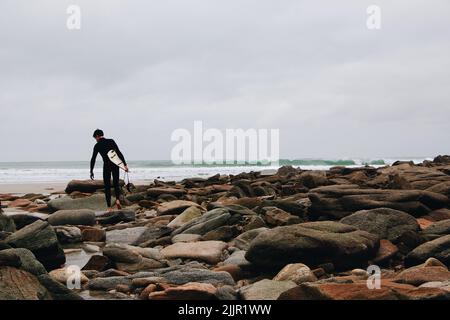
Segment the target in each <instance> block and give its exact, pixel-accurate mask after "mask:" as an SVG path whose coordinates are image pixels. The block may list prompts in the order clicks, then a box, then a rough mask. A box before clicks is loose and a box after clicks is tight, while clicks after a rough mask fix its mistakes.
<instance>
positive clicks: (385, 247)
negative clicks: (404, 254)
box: [373, 239, 398, 264]
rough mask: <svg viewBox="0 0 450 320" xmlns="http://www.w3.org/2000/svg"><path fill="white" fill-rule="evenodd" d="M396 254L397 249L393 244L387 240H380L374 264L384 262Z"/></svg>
mask: <svg viewBox="0 0 450 320" xmlns="http://www.w3.org/2000/svg"><path fill="white" fill-rule="evenodd" d="M397 253H398V248H397V246H396V245H395V244H393V243H392V242H390V241H389V240H386V239H382V240H380V248H379V249H378V252H377V254H376V256H375V258H374V259H373V263H374V264H378V263H382V262H385V261H387V260H389V259H391V258H392V257H394V256H395V255H396V254H397Z"/></svg>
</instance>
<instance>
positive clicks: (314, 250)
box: [0, 156, 450, 300]
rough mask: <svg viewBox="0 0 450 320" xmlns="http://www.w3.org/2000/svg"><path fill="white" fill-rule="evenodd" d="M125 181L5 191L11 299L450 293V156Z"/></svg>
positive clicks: (5, 257)
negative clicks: (115, 198)
mask: <svg viewBox="0 0 450 320" xmlns="http://www.w3.org/2000/svg"><path fill="white" fill-rule="evenodd" d="M122 187H123V194H124V199H123V203H124V204H125V207H124V209H123V210H119V211H114V212H112V213H107V212H106V208H105V200H104V195H103V191H102V188H103V183H102V182H101V181H71V182H70V183H69V184H68V186H67V188H66V190H65V191H66V192H65V193H64V194H57V193H55V194H51V195H46V194H26V195H23V196H17V195H12V194H1V195H0V201H1V206H2V213H0V299H141V300H149V299H150V300H170V299H221V300H236V299H243V300H276V299H286V300H323V299H326V300H355V299H357V300H359V299H389V300H435V299H436V300H448V299H450V271H449V270H448V267H449V265H450V200H449V197H450V156H439V157H436V158H435V159H434V160H433V161H425V162H423V163H421V164H414V163H409V162H397V163H394V164H393V165H392V166H386V167H381V168H374V167H370V166H365V167H360V168H346V167H334V168H331V169H330V170H327V171H305V170H300V169H298V168H293V167H281V168H280V169H279V170H278V171H277V172H273V173H272V174H262V173H261V172H250V173H241V174H239V175H235V176H228V175H215V176H212V177H209V178H207V179H203V178H192V179H185V180H183V181H180V182H163V181H157V180H155V181H154V182H153V183H152V184H150V185H136V186H131V188H125V187H124V185H123V184H122ZM73 266H78V267H79V269H81V273H79V274H78V273H73V272H74V271H73V270H75V271H76V268H75V269H74V268H73ZM369 266H372V269H370V268H369V269H368V267H369ZM373 266H377V267H379V268H380V270H381V275H380V286H379V287H378V288H373V287H371V286H370V285H369V286H368V282H369V283H372V282H371V281H372V280H373V279H374V278H373V276H374V275H373V274H370V273H369V272H368V270H373ZM74 274H76V275H78V276H79V277H77V278H76V279H77V281H79V284H80V286H79V287H78V288H75V289H73V288H70V286H68V283H71V281H72V280H73V275H74ZM368 280H369V281H368ZM75 283H76V282H75Z"/></svg>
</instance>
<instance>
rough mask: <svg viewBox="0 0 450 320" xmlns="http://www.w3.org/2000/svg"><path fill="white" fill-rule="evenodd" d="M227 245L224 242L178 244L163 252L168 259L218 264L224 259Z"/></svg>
mask: <svg viewBox="0 0 450 320" xmlns="http://www.w3.org/2000/svg"><path fill="white" fill-rule="evenodd" d="M227 246H228V245H227V244H226V243H225V242H222V241H199V242H191V243H185V242H177V243H174V244H172V245H170V246H168V247H166V248H164V249H162V250H161V254H162V255H163V256H164V258H166V259H176V258H184V259H196V260H202V261H205V262H208V263H210V264H216V263H218V262H220V261H222V259H223V251H224V250H225V249H226V248H227Z"/></svg>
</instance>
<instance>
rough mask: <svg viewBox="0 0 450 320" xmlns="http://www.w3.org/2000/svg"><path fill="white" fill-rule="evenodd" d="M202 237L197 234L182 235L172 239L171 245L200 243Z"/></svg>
mask: <svg viewBox="0 0 450 320" xmlns="http://www.w3.org/2000/svg"><path fill="white" fill-rule="evenodd" d="M201 239H202V236H201V235H199V234H190V233H182V234H177V235H176V236H173V237H172V243H177V242H196V241H200V240H201Z"/></svg>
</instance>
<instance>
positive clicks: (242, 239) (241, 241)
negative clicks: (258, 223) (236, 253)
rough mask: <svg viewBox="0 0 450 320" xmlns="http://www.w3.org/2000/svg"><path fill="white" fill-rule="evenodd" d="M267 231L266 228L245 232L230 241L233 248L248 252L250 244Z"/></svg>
mask: <svg viewBox="0 0 450 320" xmlns="http://www.w3.org/2000/svg"><path fill="white" fill-rule="evenodd" d="M266 230H269V229H268V228H266V227H262V228H257V229H251V230H248V231H246V232H243V233H241V234H240V235H239V236H237V237H236V238H234V240H233V241H232V244H233V246H235V247H237V248H239V249H241V250H248V248H250V243H251V242H252V241H253V239H255V238H256V237H257V236H258V235H259V234H260V233H262V232H264V231H266Z"/></svg>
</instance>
